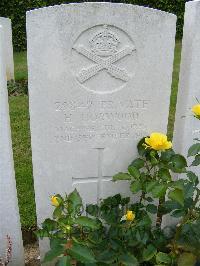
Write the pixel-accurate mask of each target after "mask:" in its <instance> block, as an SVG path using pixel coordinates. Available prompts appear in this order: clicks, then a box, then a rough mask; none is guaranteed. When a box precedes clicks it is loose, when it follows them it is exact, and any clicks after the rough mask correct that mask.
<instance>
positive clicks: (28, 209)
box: [9, 95, 36, 229]
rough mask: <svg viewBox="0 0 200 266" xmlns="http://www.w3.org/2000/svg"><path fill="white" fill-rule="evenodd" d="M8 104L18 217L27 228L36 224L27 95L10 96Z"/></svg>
mask: <svg viewBox="0 0 200 266" xmlns="http://www.w3.org/2000/svg"><path fill="white" fill-rule="evenodd" d="M9 105H10V119H11V130H12V141H13V154H14V162H15V174H16V182H17V192H18V201H19V209H20V217H21V223H22V226H23V227H24V228H26V229H28V228H30V227H32V226H33V225H35V224H36V214H35V203H34V190H33V177H32V164H31V145H30V130H29V113H28V96H27V95H20V96H17V97H15V96H11V97H9Z"/></svg>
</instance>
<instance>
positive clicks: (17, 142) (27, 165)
mask: <svg viewBox="0 0 200 266" xmlns="http://www.w3.org/2000/svg"><path fill="white" fill-rule="evenodd" d="M180 55H181V41H177V42H176V49H175V59H174V72H173V82H172V92H171V99H170V115H169V122H168V135H169V137H170V138H172V135H173V124H174V116H175V108H176V97H177V87H178V76H179V64H180ZM14 60H15V78H16V80H17V81H19V80H22V79H27V63H26V52H20V53H15V54H14ZM9 104H10V116H11V128H12V139H13V151H14V160H15V172H16V182H17V191H18V199H19V208H20V216H21V223H22V227H23V228H25V229H28V228H31V227H33V226H35V225H36V214H35V201H34V189H33V176H32V164H31V145H30V130H29V114H28V96H26V95H23V94H21V95H19V96H17V97H14V96H10V97H9Z"/></svg>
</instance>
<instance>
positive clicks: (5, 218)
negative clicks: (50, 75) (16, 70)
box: [0, 26, 24, 266]
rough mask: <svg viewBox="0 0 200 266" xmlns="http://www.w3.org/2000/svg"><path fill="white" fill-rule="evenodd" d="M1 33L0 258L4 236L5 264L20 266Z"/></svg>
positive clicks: (19, 240)
mask: <svg viewBox="0 0 200 266" xmlns="http://www.w3.org/2000/svg"><path fill="white" fill-rule="evenodd" d="M3 38H4V33H3V27H1V26H0V121H1V123H0V151H1V152H0V217H1V219H0V257H1V256H2V257H4V256H5V251H6V248H7V241H6V236H7V235H9V236H10V238H11V241H12V260H11V263H9V265H12V266H21V265H22V266H23V265H24V259H23V244H22V234H21V225H20V219H19V210H18V203H17V192H16V183H15V174H14V164H13V154H12V142H11V132H10V118H9V108H8V93H7V84H6V82H7V81H6V69H5V59H4V55H5V54H4V44H3V42H4V39H3Z"/></svg>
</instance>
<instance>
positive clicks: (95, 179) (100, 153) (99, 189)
mask: <svg viewBox="0 0 200 266" xmlns="http://www.w3.org/2000/svg"><path fill="white" fill-rule="evenodd" d="M96 149H97V150H98V177H86V178H77V177H72V185H76V184H85V183H88V182H96V183H97V203H98V204H99V203H100V200H101V198H102V182H103V181H111V180H112V177H111V176H103V173H102V164H103V150H104V148H96Z"/></svg>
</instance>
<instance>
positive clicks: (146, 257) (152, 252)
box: [143, 244, 157, 261]
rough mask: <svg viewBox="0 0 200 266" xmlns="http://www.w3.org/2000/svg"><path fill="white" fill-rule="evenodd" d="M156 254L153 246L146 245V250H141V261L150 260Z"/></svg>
mask: <svg viewBox="0 0 200 266" xmlns="http://www.w3.org/2000/svg"><path fill="white" fill-rule="evenodd" d="M156 253H157V249H156V248H155V247H154V246H153V245H151V244H150V245H148V246H147V248H146V249H144V250H143V260H144V261H149V260H151V259H152V258H153V257H154V256H155V255H156Z"/></svg>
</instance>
